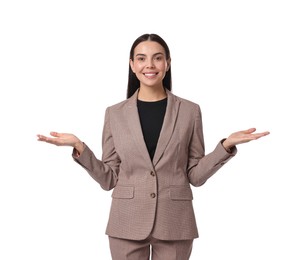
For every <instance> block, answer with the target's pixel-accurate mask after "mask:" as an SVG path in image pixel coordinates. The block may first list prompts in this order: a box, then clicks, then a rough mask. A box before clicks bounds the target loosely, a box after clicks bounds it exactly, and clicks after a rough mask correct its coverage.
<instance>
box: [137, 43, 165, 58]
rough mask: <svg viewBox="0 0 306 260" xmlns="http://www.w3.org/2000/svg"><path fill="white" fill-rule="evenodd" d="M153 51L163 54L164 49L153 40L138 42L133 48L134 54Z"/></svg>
mask: <svg viewBox="0 0 306 260" xmlns="http://www.w3.org/2000/svg"><path fill="white" fill-rule="evenodd" d="M154 53H163V54H165V49H164V47H163V46H162V45H160V44H159V43H158V42H154V41H144V42H141V43H139V44H138V45H137V46H136V47H135V49H134V55H137V54H146V55H150V54H154Z"/></svg>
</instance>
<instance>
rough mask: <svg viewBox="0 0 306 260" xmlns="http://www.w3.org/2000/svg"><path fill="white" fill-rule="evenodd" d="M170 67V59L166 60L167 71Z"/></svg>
mask: <svg viewBox="0 0 306 260" xmlns="http://www.w3.org/2000/svg"><path fill="white" fill-rule="evenodd" d="M170 66H171V58H169V59H168V60H167V71H168V70H169V69H170Z"/></svg>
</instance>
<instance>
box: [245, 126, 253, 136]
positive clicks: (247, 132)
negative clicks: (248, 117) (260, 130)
mask: <svg viewBox="0 0 306 260" xmlns="http://www.w3.org/2000/svg"><path fill="white" fill-rule="evenodd" d="M255 131H256V128H255V127H252V128H249V129H247V130H245V131H244V133H246V134H251V133H254V132H255Z"/></svg>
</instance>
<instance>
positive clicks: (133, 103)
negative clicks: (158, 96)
mask: <svg viewBox="0 0 306 260" xmlns="http://www.w3.org/2000/svg"><path fill="white" fill-rule="evenodd" d="M137 96H138V90H137V91H136V92H135V93H134V94H133V96H131V97H130V99H129V101H128V104H127V110H125V112H126V115H125V118H126V119H127V121H128V126H129V128H130V132H131V133H132V137H133V139H134V141H135V143H136V146H137V148H138V149H139V152H140V153H141V155H142V156H143V158H144V159H145V161H146V162H147V163H148V164H149V165H152V162H151V158H150V155H149V153H148V149H147V146H146V144H145V141H144V137H143V133H142V129H141V125H140V119H139V114H138V109H137Z"/></svg>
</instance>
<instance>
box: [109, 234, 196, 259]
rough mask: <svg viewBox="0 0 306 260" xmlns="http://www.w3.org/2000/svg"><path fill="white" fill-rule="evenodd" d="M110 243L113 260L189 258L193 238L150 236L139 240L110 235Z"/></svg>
mask: <svg viewBox="0 0 306 260" xmlns="http://www.w3.org/2000/svg"><path fill="white" fill-rule="evenodd" d="M109 244H110V251H111V255H112V259H113V260H149V259H151V260H188V259H189V257H190V255H191V251H192V244H193V239H191V240H159V239H156V238H153V237H149V238H147V239H145V240H140V241H139V240H128V239H121V238H115V237H111V236H109ZM150 255H151V257H152V258H150Z"/></svg>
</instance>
